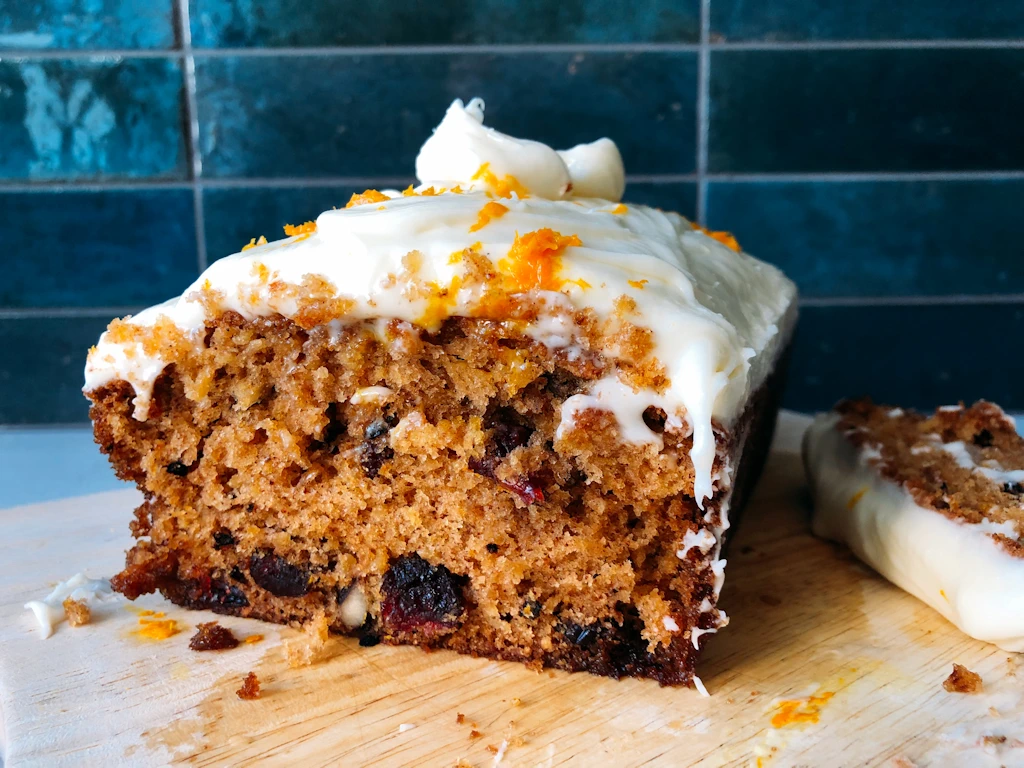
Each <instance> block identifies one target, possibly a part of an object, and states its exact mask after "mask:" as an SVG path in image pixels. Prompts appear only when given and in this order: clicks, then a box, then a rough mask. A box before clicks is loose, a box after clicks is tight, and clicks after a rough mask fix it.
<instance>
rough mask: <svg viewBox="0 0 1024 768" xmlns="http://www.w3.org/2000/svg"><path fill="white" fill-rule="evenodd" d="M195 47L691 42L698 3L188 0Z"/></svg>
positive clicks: (695, 33) (694, 38) (697, 32)
mask: <svg viewBox="0 0 1024 768" xmlns="http://www.w3.org/2000/svg"><path fill="white" fill-rule="evenodd" d="M189 7H190V9H191V13H190V16H191V20H192V42H193V45H194V46H196V47H197V48H217V47H229V48H239V47H247V46H260V47H262V46H267V47H273V46H290V47H303V46H329V45H347V46H371V45H463V44H471V45H487V44H503V43H634V42H640V43H644V42H656V43H680V42H683V43H692V42H696V41H697V40H698V38H699V36H700V3H699V0H682V2H671V0H636V1H635V2H631V3H620V2H616V1H615V0H595V1H592V0H563V1H562V2H550V1H549V0H526V1H525V2H513V3H510V2H507V1H506V0H482V1H481V2H473V3H466V2H462V1H461V0H435V2H431V3H410V4H401V3H373V2H369V3H368V2H365V1H364V0H340V1H338V2H334V1H332V0H265V2H262V3H259V5H258V7H255V8H254V7H253V5H252V3H251V2H250V1H249V0H190V3H189Z"/></svg>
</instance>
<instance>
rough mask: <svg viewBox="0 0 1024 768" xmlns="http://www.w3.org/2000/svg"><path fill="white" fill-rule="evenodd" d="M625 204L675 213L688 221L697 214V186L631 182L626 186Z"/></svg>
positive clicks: (685, 183)
mask: <svg viewBox="0 0 1024 768" xmlns="http://www.w3.org/2000/svg"><path fill="white" fill-rule="evenodd" d="M622 199H623V201H624V202H626V203H639V204H641V205H649V206H651V207H652V208H661V209H662V210H663V211H675V212H676V213H681V214H682V215H683V216H685V217H686V218H688V219H693V218H694V216H695V215H696V213H697V184H696V182H692V181H684V182H660V181H659V182H648V181H645V182H632V183H627V184H626V194H625V195H624V196H623V198H622Z"/></svg>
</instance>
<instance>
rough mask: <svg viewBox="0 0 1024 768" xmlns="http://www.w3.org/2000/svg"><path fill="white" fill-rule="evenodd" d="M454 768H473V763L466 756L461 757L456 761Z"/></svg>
mask: <svg viewBox="0 0 1024 768" xmlns="http://www.w3.org/2000/svg"><path fill="white" fill-rule="evenodd" d="M454 768H473V764H472V763H471V762H469V761H468V760H466V759H465V758H464V757H460V758H459V759H458V760H456V761H455V766H454Z"/></svg>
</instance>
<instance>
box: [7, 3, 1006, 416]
mask: <svg viewBox="0 0 1024 768" xmlns="http://www.w3.org/2000/svg"><path fill="white" fill-rule="evenodd" d="M9 5H10V6H11V7H10V8H5V10H4V12H3V13H0V220H2V221H3V223H4V224H5V226H4V230H3V231H4V245H3V248H2V250H0V254H2V255H0V353H2V354H0V423H42V422H50V423H59V422H77V421H82V420H84V419H85V414H86V408H85V402H84V400H83V399H82V398H81V396H80V393H79V388H80V386H81V370H82V365H83V360H84V355H85V350H86V348H87V347H88V346H89V345H90V344H91V343H92V342H93V341H94V340H95V338H96V337H97V336H98V334H99V332H100V331H101V330H102V328H103V327H104V326H105V325H106V323H107V321H108V320H109V319H110V318H111V317H112V316H114V315H115V314H124V313H126V312H131V311H133V310H135V309H137V308H139V307H141V306H145V305H148V304H150V303H154V302H156V301H159V300H162V299H164V298H166V297H168V296H170V295H173V294H175V293H178V292H180V291H181V290H182V288H184V287H185V286H186V285H188V283H189V282H190V281H191V280H192V279H194V278H195V276H196V275H197V274H198V272H199V270H200V269H201V268H203V266H204V265H205V264H206V263H208V261H210V260H212V259H216V258H219V257H221V256H224V255H226V254H228V253H230V252H233V251H235V250H237V248H238V247H239V246H240V245H242V244H243V243H245V242H247V241H248V240H249V238H250V237H253V236H256V235H259V234H265V235H267V236H274V235H276V234H278V233H279V232H280V227H281V226H282V225H283V224H284V223H286V222H294V221H301V220H304V219H307V218H311V217H313V216H315V215H316V214H317V213H318V212H319V211H321V210H323V209H325V208H328V207H330V206H332V205H337V204H340V203H343V202H345V201H346V200H347V198H348V197H349V195H350V194H351V193H352V192H353V191H359V190H362V189H364V188H366V187H367V186H376V185H378V184H384V183H386V184H388V185H389V186H393V185H397V184H406V183H409V182H410V181H412V178H411V173H412V167H413V158H414V156H415V153H416V150H417V149H418V147H419V145H420V143H421V142H422V141H423V139H424V138H425V137H426V136H427V135H428V134H429V132H430V129H431V128H432V127H433V126H434V125H435V124H436V122H437V121H438V119H439V117H440V115H441V113H442V112H443V110H444V108H445V107H446V106H447V104H448V103H449V102H450V100H451V99H452V98H454V97H456V96H458V97H462V98H469V97H471V96H477V95H479V96H483V97H484V98H485V100H486V101H487V104H488V110H487V115H488V120H489V121H490V122H492V123H493V124H494V125H495V126H496V127H498V128H499V129H502V130H505V131H508V132H511V133H514V134H517V135H522V136H528V137H531V138H536V139H540V140H543V141H548V142H551V143H554V144H556V145H563V146H564V145H569V144H572V143H575V142H578V141H584V140H589V139H591V138H593V137H594V136H596V135H598V134H607V135H609V136H611V137H612V138H614V139H615V140H616V141H617V142H618V144H619V146H620V147H621V148H622V151H623V155H624V157H625V160H626V167H627V170H628V171H629V173H630V174H631V177H630V184H629V188H628V189H627V199H630V200H632V201H636V202H643V203H647V204H651V205H657V206H660V207H665V208H672V209H675V210H679V211H681V212H683V213H684V214H686V215H687V216H695V217H697V218H698V219H700V220H701V221H703V222H704V223H706V224H707V225H709V226H711V227H713V228H716V229H729V230H732V231H733V232H735V233H736V235H737V237H738V238H739V240H740V242H741V243H743V244H744V245H745V246H746V247H747V248H748V249H749V250H750V251H751V252H753V253H755V254H757V255H759V256H761V257H763V258H766V259H768V260H769V261H772V262H774V263H776V264H778V265H780V266H781V267H782V268H783V269H785V270H786V271H787V272H788V273H789V274H790V275H791V276H792V277H793V278H794V279H795V280H796V281H797V282H798V283H799V284H800V287H801V291H802V296H803V299H802V320H801V325H800V330H799V332H798V336H797V340H796V348H795V357H794V360H793V369H792V375H791V383H790V388H789V391H788V395H787V404H788V405H789V406H790V407H794V408H800V409H805V410H808V409H815V408H822V407H825V406H828V405H830V404H831V403H832V402H833V401H835V400H836V399H837V398H839V397H841V396H844V395H850V394H860V393H865V394H870V395H872V396H874V397H876V398H879V399H885V400H890V401H894V402H900V403H908V404H915V405H920V406H930V405H935V404H938V403H941V402H949V401H955V400H959V399H964V400H972V399H975V398H978V397H988V398H992V399H996V400H1000V401H1002V402H1003V403H1004V404H1005V405H1006V406H1008V407H1010V408H1014V409H1024V386H1022V385H1021V384H1020V383H1019V382H1021V381H1022V380H1024V364H1022V363H1021V360H1022V358H1024V356H1022V354H1021V353H1020V352H1019V351H1018V350H1017V346H1018V339H1020V338H1021V335H1022V333H1024V245H1022V243H1024V215H1022V214H1021V210H1022V208H1024V127H1022V126H1024V4H1022V3H1021V2H1020V0H978V1H977V2H972V3H964V2H954V1H953V0H885V1H884V2H883V0H866V1H865V2H861V3H819V2H812V0H766V1H765V2H751V0H706V1H705V2H703V3H702V2H701V1H700V0H635V2H631V3H620V2H613V0H562V2H556V0H518V1H517V2H509V1H508V0H482V1H481V2H476V3H466V2H462V0H459V1H457V2H456V1H455V0H435V2H432V3H429V4H401V3H389V2H378V3H367V2H365V0H359V1H358V2H357V1H356V0H264V1H263V2H255V1H254V0H38V1H37V2H31V3H13V4H9Z"/></svg>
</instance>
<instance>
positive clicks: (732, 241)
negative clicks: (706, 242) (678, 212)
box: [693, 224, 743, 253]
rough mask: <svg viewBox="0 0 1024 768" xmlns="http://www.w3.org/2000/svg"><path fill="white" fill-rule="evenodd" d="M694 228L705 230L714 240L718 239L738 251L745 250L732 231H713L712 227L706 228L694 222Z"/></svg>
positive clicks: (699, 230) (700, 230)
mask: <svg viewBox="0 0 1024 768" xmlns="http://www.w3.org/2000/svg"><path fill="white" fill-rule="evenodd" d="M693 228H694V229H696V230H697V231H698V232H703V233H704V234H705V235H707V236H708V237H710V238H711V239H712V240H717V241H718V242H720V243H721V244H722V245H724V246H727V247H729V248H732V249H733V250H734V251H736V252H737V253H739V252H740V251H741V250H743V249H742V248H740V244H739V242H738V241H737V240H736V238H735V237H733V235H732V232H712V231H711V230H710V229H706V228H705V227H702V226H701V225H700V224H694V225H693Z"/></svg>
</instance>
